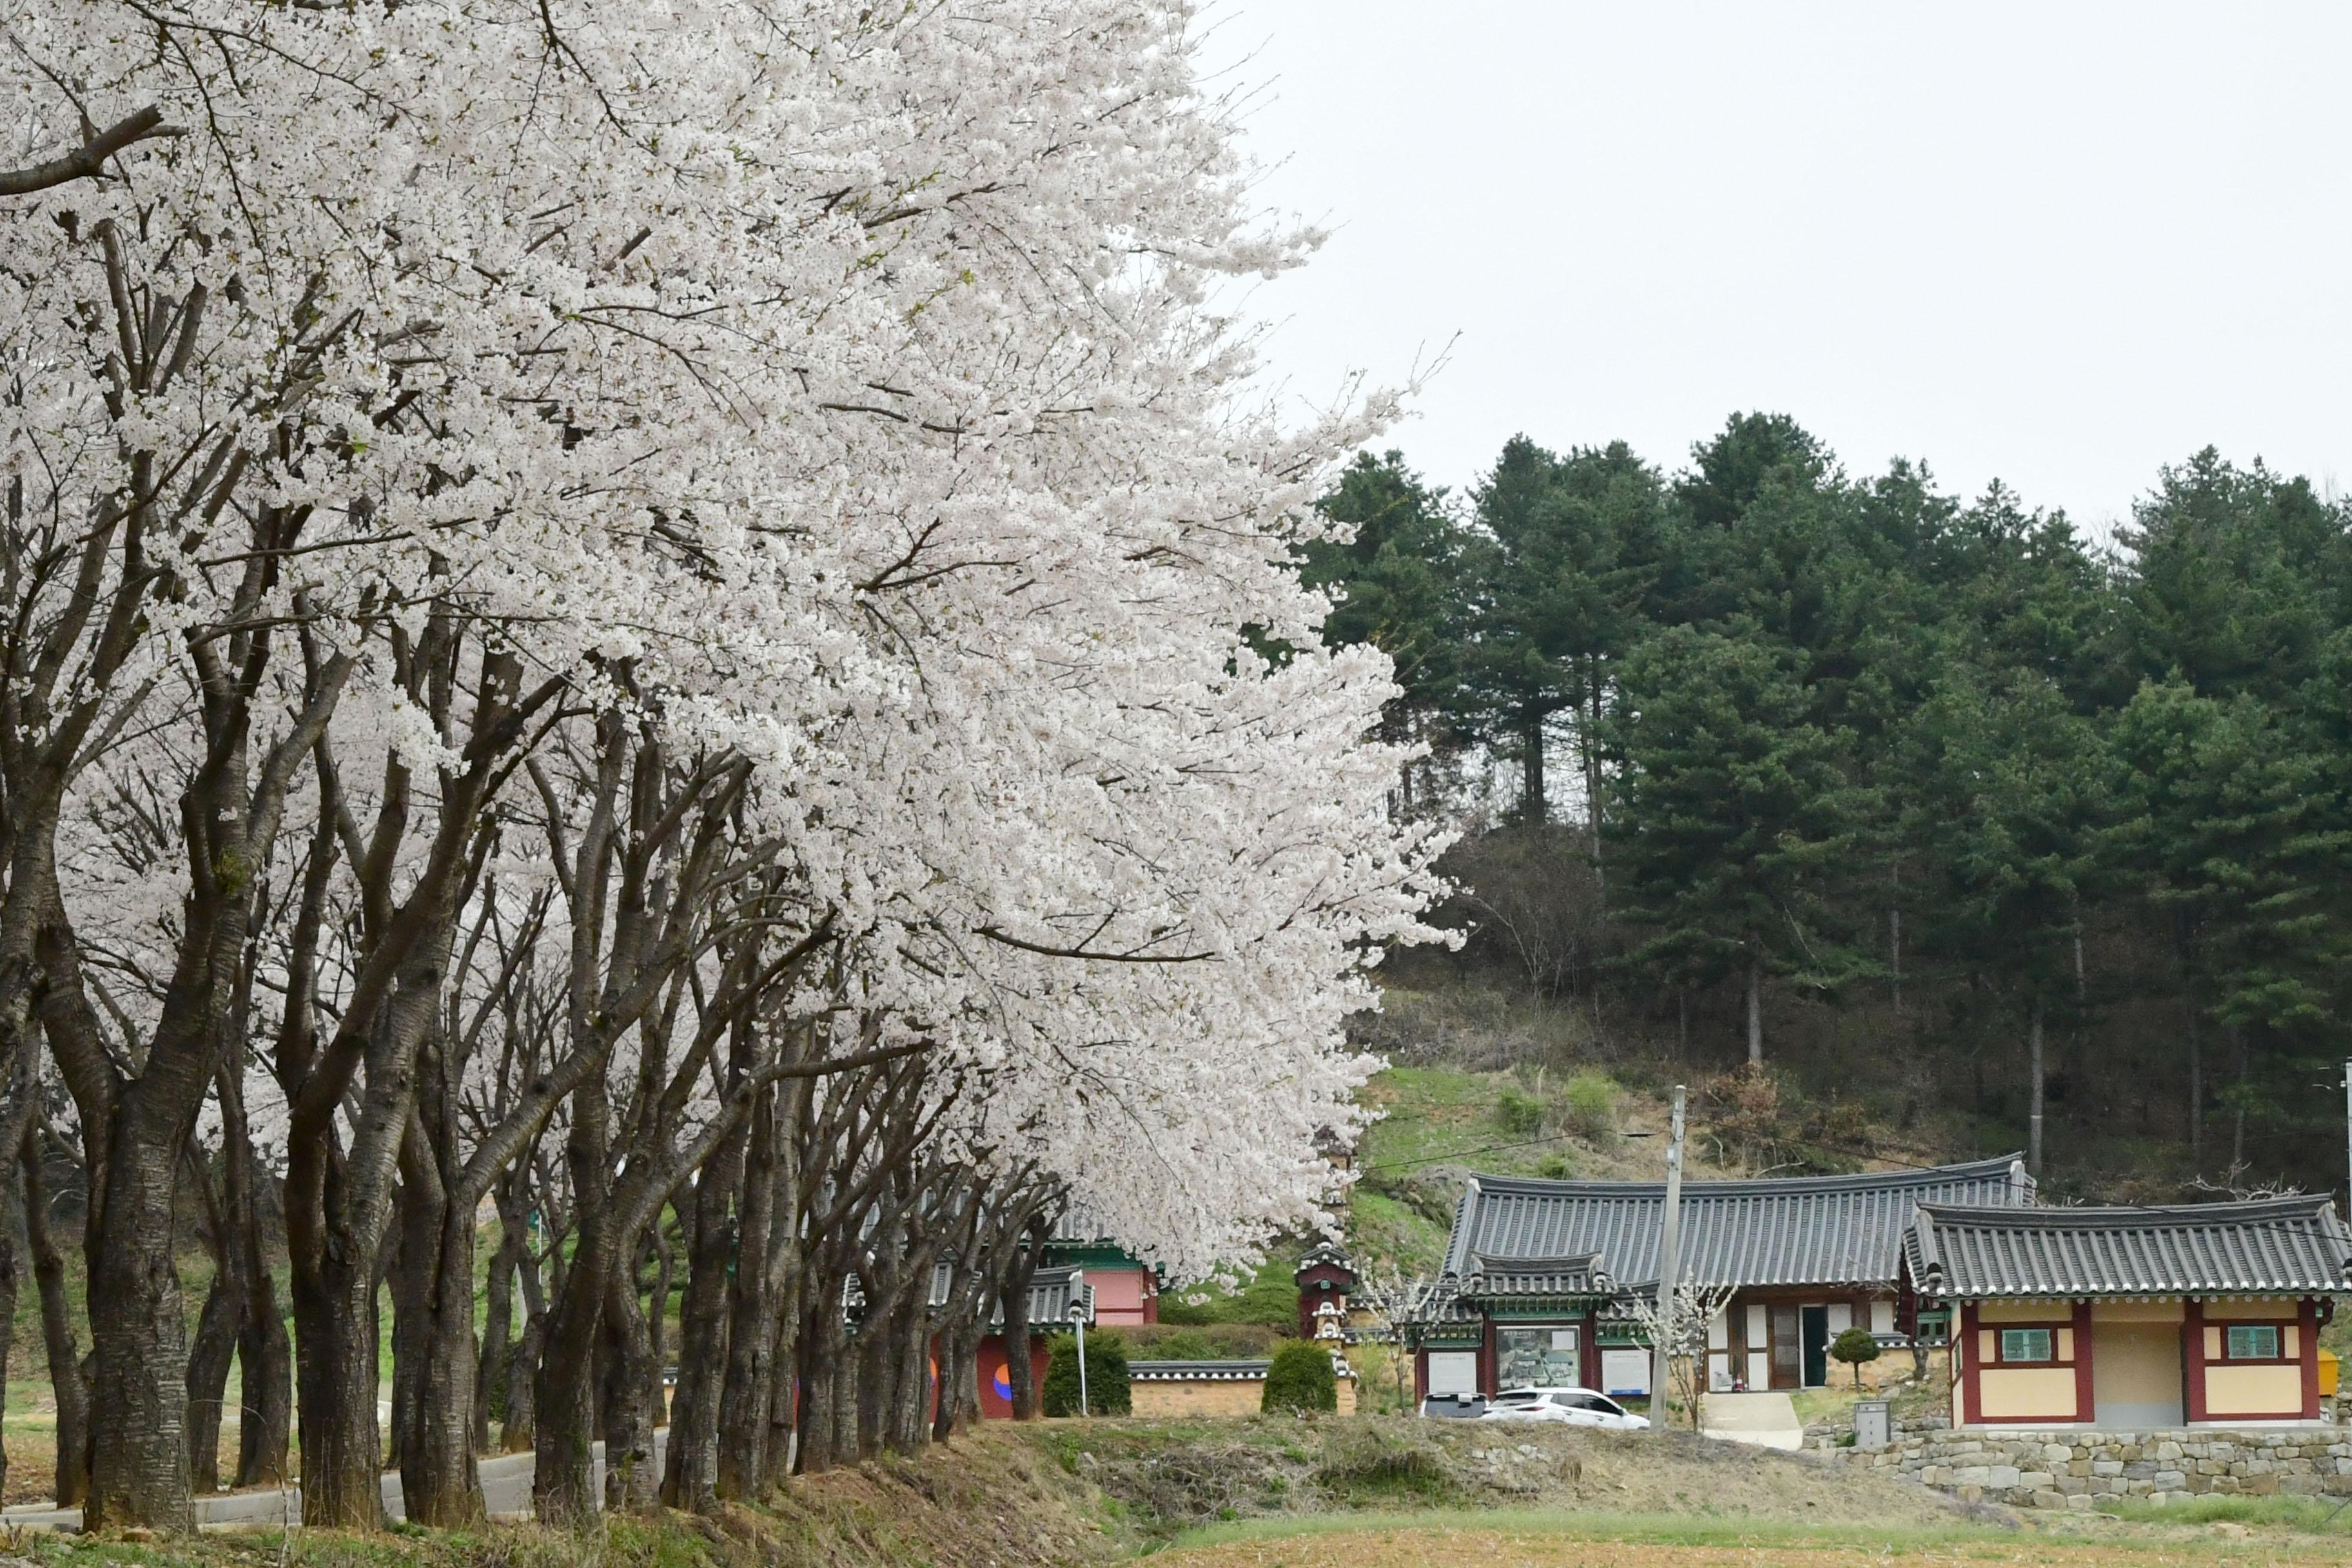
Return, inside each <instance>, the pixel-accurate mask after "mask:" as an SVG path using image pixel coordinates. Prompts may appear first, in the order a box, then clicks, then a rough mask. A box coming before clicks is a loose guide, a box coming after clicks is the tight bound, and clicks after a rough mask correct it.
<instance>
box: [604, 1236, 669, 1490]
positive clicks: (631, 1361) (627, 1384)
mask: <svg viewBox="0 0 2352 1568" xmlns="http://www.w3.org/2000/svg"><path fill="white" fill-rule="evenodd" d="M634 1274H635V1270H627V1271H622V1272H618V1273H615V1274H614V1276H613V1278H612V1280H611V1286H610V1291H609V1293H608V1294H607V1296H606V1298H605V1300H604V1329H605V1340H604V1349H605V1355H606V1363H605V1383H604V1506H605V1508H607V1509H608V1510H613V1511H614V1512H632V1513H642V1512H644V1511H646V1510H648V1509H650V1508H652V1507H653V1505H654V1504H655V1502H656V1501H657V1500H658V1499H659V1497H660V1484H661V1476H660V1473H659V1472H658V1471H657V1470H656V1468H655V1467H654V1412H653V1409H652V1407H651V1406H650V1405H648V1403H647V1400H646V1390H647V1389H648V1388H658V1387H659V1386H660V1378H661V1367H660V1363H657V1362H656V1360H655V1359H654V1345H653V1331H652V1325H651V1324H650V1322H648V1321H647V1320H646V1311H645V1307H644V1305H643V1303H642V1302H641V1301H640V1300H638V1298H637V1291H636V1280H635V1278H634V1277H633V1276H634Z"/></svg>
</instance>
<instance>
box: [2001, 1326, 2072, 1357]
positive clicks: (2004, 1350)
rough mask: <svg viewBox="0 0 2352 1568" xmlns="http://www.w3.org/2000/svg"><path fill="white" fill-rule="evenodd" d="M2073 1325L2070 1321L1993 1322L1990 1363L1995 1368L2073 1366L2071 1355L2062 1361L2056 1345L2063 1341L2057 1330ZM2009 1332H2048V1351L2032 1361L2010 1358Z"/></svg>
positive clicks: (2069, 1327)
mask: <svg viewBox="0 0 2352 1568" xmlns="http://www.w3.org/2000/svg"><path fill="white" fill-rule="evenodd" d="M1991 1327H1992V1331H1993V1337H1992V1348H1993V1358H1992V1365H1993V1366H1994V1367H1996V1368H2001V1367H2018V1368H2026V1367H2051V1366H2073V1365H2074V1359H2073V1358H2072V1357H2068V1358H2066V1359H2064V1360H2063V1361H2062V1360H2060V1359H2059V1355H2058V1347H2059V1345H2060V1344H2061V1343H2062V1342H2061V1341H2060V1340H2059V1338H2058V1331H2059V1330H2060V1329H2062V1328H2063V1329H2071V1328H2073V1327H2074V1323H2073V1322H2072V1321H2067V1322H2064V1323H1995V1324H1993V1325H1991ZM2011 1334H2048V1335H2049V1336H2050V1353H2049V1354H2048V1355H2047V1356H2043V1357H2041V1358H2039V1359H2037V1360H2033V1361H2025V1360H2021V1359H2020V1360H2012V1359H2011V1357H2010V1354H2009V1336H2010V1335H2011Z"/></svg>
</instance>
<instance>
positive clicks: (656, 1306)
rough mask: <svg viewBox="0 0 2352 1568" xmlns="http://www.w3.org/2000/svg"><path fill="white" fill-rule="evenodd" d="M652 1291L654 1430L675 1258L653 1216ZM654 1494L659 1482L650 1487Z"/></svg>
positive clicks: (665, 1397) (650, 1407) (649, 1392)
mask: <svg viewBox="0 0 2352 1568" xmlns="http://www.w3.org/2000/svg"><path fill="white" fill-rule="evenodd" d="M653 1243H654V1263H655V1267H654V1288H653V1289H651V1290H649V1291H647V1292H646V1356H645V1378H646V1390H645V1394H644V1398H645V1403H646V1410H647V1411H648V1412H650V1413H651V1414H650V1416H649V1419H651V1421H652V1422H653V1424H654V1425H655V1426H660V1425H661V1424H662V1421H663V1418H664V1416H665V1415H666V1414H667V1409H668V1404H669V1391H668V1390H667V1388H665V1387H663V1386H662V1377H663V1374H664V1373H665V1372H666V1370H667V1367H668V1365H669V1334H668V1331H667V1323H668V1321H669V1287H670V1281H671V1280H672V1279H675V1278H677V1254H676V1253H674V1252H673V1251H672V1250H671V1248H670V1244H669V1232H668V1230H667V1229H666V1228H665V1227H664V1226H663V1225H662V1222H661V1215H659V1214H658V1213H656V1215H654V1225H653ZM653 1484H654V1486H655V1489H656V1491H658V1490H659V1489H660V1481H659V1479H658V1478H656V1480H655V1482H654V1483H653Z"/></svg>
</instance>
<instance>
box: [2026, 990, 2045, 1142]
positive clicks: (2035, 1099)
mask: <svg viewBox="0 0 2352 1568" xmlns="http://www.w3.org/2000/svg"><path fill="white" fill-rule="evenodd" d="M2028 1041H2029V1043H2028V1045H2027V1047H2026V1051H2027V1058H2028V1060H2027V1065H2026V1083H2027V1089H2026V1092H2027V1094H2028V1096H2029V1097H2030V1098H2029V1100H2028V1104H2029V1105H2030V1106H2031V1108H2032V1109H2031V1110H2029V1112H2028V1113H2027V1116H2026V1129H2027V1131H2026V1135H2025V1137H2026V1142H2025V1168H2026V1169H2027V1170H2029V1171H2031V1172H2032V1173H2034V1174H2035V1175H2036V1176H2039V1175H2040V1174H2042V1085H2043V1083H2044V1081H2045V1077H2044V1074H2043V1072H2042V993H2041V992H2040V991H2036V992H2034V994H2033V1022H2032V1026H2031V1028H2030V1029H2029V1031H2028Z"/></svg>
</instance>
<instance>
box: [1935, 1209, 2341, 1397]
mask: <svg viewBox="0 0 2352 1568" xmlns="http://www.w3.org/2000/svg"><path fill="white" fill-rule="evenodd" d="M1904 1251H1905V1269H1906V1276H1907V1279H1908V1280H1909V1282H1910V1283H1911V1285H1912V1286H1913V1288H1914V1289H1916V1292H1917V1296H1918V1299H1919V1301H1920V1302H1921V1304H1922V1307H1923V1308H1926V1309H1935V1310H1943V1311H1947V1312H1949V1313H1951V1314H1952V1315H1953V1321H1952V1328H1951V1352H1950V1353H1951V1366H1952V1424H1953V1425H1954V1426H1959V1427H1984V1428H1996V1427H2006V1428H2015V1427H2020V1426H2027V1427H2041V1426H2051V1427H2057V1426H2090V1427H2096V1428H2098V1429H2100V1430H2103V1431H2105V1430H2126V1431H2129V1430H2147V1429H2149V1428H2161V1427H2178V1426H2282V1425H2302V1424H2305V1423H2310V1424H2316V1423H2317V1422H2318V1421H2319V1420H2320V1377H2319V1331H2320V1329H2321V1328H2322V1327H2323V1326H2325V1325H2326V1322H2327V1321H2328V1320H2329V1318H2330V1317H2331V1316H2332V1315H2333V1313H2334V1311H2335V1308H2336V1297H2337V1296H2339V1295H2343V1294H2345V1293H2347V1291H2352V1231H2347V1228H2346V1226H2345V1224H2344V1221H2343V1219H2342V1218H2341V1217H2340V1216H2339V1215H2337V1214H2336V1205H2335V1203H2334V1201H2333V1200H2332V1199H2329V1198H2326V1197H2290V1198H2273V1199H2268V1200H2264V1201H2261V1202H2253V1203H2228V1204H2195V1205H2179V1206H2170V1207H2148V1208H2142V1207H2130V1208H2031V1209H2020V1208H1988V1207H1983V1206H1977V1205H1948V1204H1943V1203H1929V1204H1923V1205H1920V1208H1919V1211H1918V1215H1917V1217H1916V1220H1915V1221H1914V1222H1913V1224H1912V1226H1911V1227H1910V1230H1909V1232H1908V1234H1907V1235H1906V1238H1905V1246H1904Z"/></svg>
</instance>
